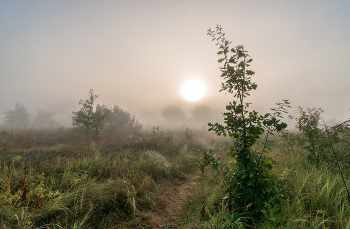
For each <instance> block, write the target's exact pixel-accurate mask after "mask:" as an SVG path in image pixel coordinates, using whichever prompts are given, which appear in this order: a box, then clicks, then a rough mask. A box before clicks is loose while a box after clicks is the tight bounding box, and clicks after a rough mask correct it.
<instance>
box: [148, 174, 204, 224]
mask: <svg viewBox="0 0 350 229" xmlns="http://www.w3.org/2000/svg"><path fill="white" fill-rule="evenodd" d="M200 175H201V173H200V171H195V172H193V173H192V174H189V175H188V178H187V179H186V180H185V181H179V182H178V183H177V184H176V185H174V186H173V187H172V188H170V189H169V190H167V191H166V192H164V193H163V194H162V195H164V199H165V200H166V203H165V205H166V207H165V208H164V209H159V210H157V211H151V212H149V213H148V214H147V218H148V219H149V220H148V223H149V225H150V227H151V228H177V225H176V217H177V215H178V214H179V212H180V210H181V209H182V207H183V204H185V201H186V198H187V196H188V195H189V194H191V190H192V189H193V188H195V187H196V185H197V182H198V179H199V178H200Z"/></svg>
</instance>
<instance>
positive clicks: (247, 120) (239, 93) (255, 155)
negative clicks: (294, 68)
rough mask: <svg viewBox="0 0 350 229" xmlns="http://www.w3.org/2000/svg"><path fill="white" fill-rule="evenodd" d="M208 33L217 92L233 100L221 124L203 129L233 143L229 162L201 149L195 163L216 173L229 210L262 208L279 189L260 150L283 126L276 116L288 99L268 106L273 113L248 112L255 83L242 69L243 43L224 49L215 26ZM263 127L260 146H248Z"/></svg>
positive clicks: (245, 65) (245, 64)
mask: <svg viewBox="0 0 350 229" xmlns="http://www.w3.org/2000/svg"><path fill="white" fill-rule="evenodd" d="M208 35H209V36H211V37H212V38H213V39H212V40H213V41H216V42H217V43H216V45H217V46H219V52H218V55H220V56H221V58H220V59H219V61H218V62H219V63H223V67H221V68H220V70H221V72H222V74H221V77H223V79H224V82H223V83H222V86H221V90H220V91H226V92H228V93H230V94H233V96H234V98H236V99H237V100H234V101H233V102H230V103H229V105H227V106H226V110H227V111H226V112H225V113H224V114H223V115H224V123H225V124H224V125H221V124H219V123H215V124H211V123H209V124H208V125H209V127H210V129H209V131H215V132H216V133H217V135H221V134H223V135H224V136H225V137H226V136H229V137H232V138H234V139H235V141H234V143H233V146H232V147H231V148H230V150H229V152H228V153H227V155H228V156H230V157H231V158H232V159H233V160H232V161H231V162H229V163H228V164H226V165H222V164H221V162H220V161H219V159H220V158H219V159H218V160H216V159H215V157H214V155H213V151H212V150H210V151H208V152H202V153H203V159H204V161H203V163H200V165H199V166H200V168H201V171H202V172H204V167H205V166H207V165H209V164H212V166H213V168H214V169H215V170H216V171H217V172H218V173H219V175H220V176H219V177H220V179H221V180H222V181H223V182H224V183H225V184H226V187H227V190H228V192H229V196H228V198H229V203H230V205H231V208H232V205H233V204H234V203H235V206H236V207H238V208H240V209H241V211H252V210H258V209H260V208H262V207H263V206H264V202H268V201H272V200H273V201H275V202H276V201H278V200H277V198H275V197H276V195H277V194H279V193H280V190H279V189H278V187H277V186H276V185H275V179H274V176H273V174H272V168H273V166H274V165H276V164H277V162H276V161H275V160H273V159H272V158H270V157H267V156H266V155H265V154H266V152H267V151H268V147H267V142H268V136H269V135H271V134H273V133H274V132H275V131H281V130H283V129H285V128H286V127H287V124H285V123H283V122H280V120H279V119H278V117H282V116H281V114H282V113H284V112H286V107H290V106H289V102H288V100H283V101H282V102H281V103H278V104H277V105H278V107H277V108H275V109H272V110H273V111H274V113H267V114H265V115H259V114H258V112H256V111H254V110H253V111H249V110H248V108H249V105H250V103H248V102H246V97H248V96H249V95H250V91H251V90H255V89H256V88H257V84H256V83H253V82H252V81H251V76H253V75H254V74H255V72H254V71H252V70H249V69H248V67H249V66H250V63H251V62H252V59H251V58H250V57H249V55H248V52H247V51H246V50H245V49H244V46H243V45H240V46H236V47H234V48H230V47H229V45H230V44H231V42H230V41H228V40H226V38H225V34H224V33H223V32H222V28H221V26H217V27H216V30H215V31H214V30H211V29H209V30H208ZM265 131H266V132H267V133H266V135H265V141H264V144H263V146H262V148H261V149H257V148H254V144H255V143H256V142H257V141H258V139H259V138H260V137H261V136H262V134H263V133H264V132H265ZM273 197H274V198H273Z"/></svg>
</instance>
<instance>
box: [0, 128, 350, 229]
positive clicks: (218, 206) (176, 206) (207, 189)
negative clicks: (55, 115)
mask: <svg viewBox="0 0 350 229" xmlns="http://www.w3.org/2000/svg"><path fill="white" fill-rule="evenodd" d="M300 136H301V134H300V133H291V134H290V135H288V138H287V137H286V136H285V135H274V136H272V138H270V140H269V141H268V147H269V148H270V149H271V150H270V152H269V156H271V157H273V158H274V159H275V160H277V161H278V164H277V165H276V166H274V168H273V169H272V172H273V174H274V176H275V177H276V180H275V183H274V184H275V187H276V188H278V189H279V190H280V193H282V197H283V198H280V201H279V202H278V203H271V202H266V203H264V207H263V208H261V209H259V212H260V213H259V214H256V212H255V213H252V211H251V209H249V206H246V209H242V208H238V206H235V204H234V203H233V202H232V203H230V201H229V199H230V197H229V196H228V190H227V186H225V183H224V182H222V180H221V179H220V178H219V175H218V173H217V171H216V170H215V169H212V168H210V166H208V167H206V168H205V169H204V173H200V172H199V168H198V163H199V161H201V160H203V158H202V157H201V155H202V154H201V152H202V151H203V150H207V149H209V148H210V149H213V151H214V152H215V157H216V158H217V157H219V156H220V157H221V159H220V160H221V163H222V164H224V163H229V162H230V160H232V158H231V157H229V156H227V155H226V152H228V151H229V149H230V147H231V146H232V144H233V142H234V140H233V139H232V138H229V137H226V138H225V137H218V136H215V135H213V134H210V132H207V131H205V130H201V131H198V130H193V131H192V130H190V129H188V128H186V129H178V130H172V131H171V130H164V131H162V130H159V129H157V128H154V129H153V130H151V131H148V132H147V131H141V130H139V131H123V132H120V133H109V134H104V135H103V134H102V135H101V136H100V137H98V138H96V137H95V136H94V135H93V134H91V133H87V132H86V131H85V130H82V129H80V128H70V129H68V128H58V129H52V130H45V129H43V130H2V131H1V132H0V138H1V139H0V140H1V141H0V161H1V167H0V178H1V179H0V182H1V183H0V185H1V186H0V187H1V189H0V222H1V224H0V225H1V227H2V228H350V208H349V207H350V206H349V202H348V197H347V194H346V189H345V187H344V184H343V182H342V179H341V176H340V174H339V171H338V170H337V169H336V167H335V166H334V165H333V164H332V163H329V162H327V160H322V161H320V162H319V163H318V164H316V163H314V162H313V161H311V160H310V159H308V157H309V154H308V151H307V150H306V147H305V146H306V145H307V144H306V143H305V142H302V141H300V139H299V138H300ZM346 136H347V135H346ZM298 139H299V140H298ZM263 144H264V139H263V137H262V138H261V139H260V140H259V141H258V142H257V143H256V144H255V146H254V147H255V148H256V149H259V148H261V147H262V145H263ZM347 144H348V143H347ZM344 147H345V146H344V145H339V144H338V148H337V149H338V150H340V149H344ZM345 149H347V148H346V147H345ZM341 152H343V154H345V153H346V152H347V150H345V151H344V150H343V151H341ZM324 154H326V153H324ZM347 163H348V162H346V161H344V160H343V162H342V167H341V168H342V171H343V172H344V176H345V178H346V182H347V184H349V173H348V171H349V170H347V168H348V166H347ZM232 206H233V207H232Z"/></svg>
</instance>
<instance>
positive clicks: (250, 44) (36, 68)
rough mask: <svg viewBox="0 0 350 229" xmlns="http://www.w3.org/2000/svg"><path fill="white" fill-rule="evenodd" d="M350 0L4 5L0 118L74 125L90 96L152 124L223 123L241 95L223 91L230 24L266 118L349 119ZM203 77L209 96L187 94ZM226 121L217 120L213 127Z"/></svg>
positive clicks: (0, 12) (0, 9)
mask: <svg viewBox="0 0 350 229" xmlns="http://www.w3.org/2000/svg"><path fill="white" fill-rule="evenodd" d="M349 10H350V1H325V0H317V1H316V0H310V1H301V0H300V1H277V0H273V1H258V0H255V1H238V0H237V1H236V0H230V1H220V0H218V1H188V0H187V1H181V0H180V1H140V0H130V1H89V0H84V1H82V0H80V1H34V0H33V1H15V0H14V1H1V2H0V110H1V112H0V122H3V121H4V114H3V113H4V112H6V110H11V109H13V108H14V107H15V104H16V103H18V102H19V103H20V104H22V105H24V106H25V107H26V108H27V110H28V111H30V112H31V113H32V114H33V115H34V114H35V113H37V111H39V110H41V111H50V112H55V113H56V116H55V117H56V120H57V122H59V123H60V124H61V125H70V124H71V117H72V111H77V110H79V108H80V106H79V104H78V101H79V100H80V99H86V98H87V97H88V92H89V90H90V89H93V90H94V93H95V94H97V95H99V98H98V99H97V100H96V103H97V104H106V105H111V106H113V105H117V106H120V107H122V108H124V109H126V110H130V111H132V112H134V113H135V114H136V116H137V117H138V118H139V121H140V122H141V123H144V124H145V125H165V124H169V125H187V124H188V125H192V124H195V125H198V126H203V125H205V123H206V122H208V121H213V122H214V121H215V122H216V121H221V120H222V117H221V115H220V112H222V111H224V109H225V106H226V105H227V104H228V102H229V101H232V99H233V97H232V95H230V94H226V95H225V93H223V92H219V90H220V85H221V82H222V79H221V78H220V74H221V73H220V70H219V66H220V64H219V63H218V62H217V59H218V56H217V54H216V53H217V51H218V49H217V46H215V43H214V42H212V41H211V38H210V37H209V36H207V30H208V29H209V28H215V26H216V25H217V24H219V25H222V27H223V31H224V32H225V33H226V37H227V39H229V40H231V41H232V46H236V45H241V44H243V45H244V46H245V49H246V50H247V51H248V52H249V54H250V56H251V57H252V58H253V60H254V61H253V63H252V65H251V69H252V70H254V71H255V72H256V74H255V75H254V76H253V78H252V81H254V82H256V83H257V84H258V89H257V90H256V91H253V92H252V93H251V97H249V98H248V101H249V102H252V105H251V108H252V109H256V110H257V111H259V112H263V113H266V112H269V108H271V107H274V104H275V103H276V102H279V101H281V99H289V100H290V101H291V102H292V104H291V105H292V106H293V108H292V109H291V114H292V115H294V116H297V115H298V109H297V108H298V106H302V107H304V108H307V107H317V108H318V107H320V108H322V109H324V110H325V113H324V114H323V117H324V118H325V119H326V120H330V121H331V122H334V123H336V122H338V121H345V120H347V119H349V117H350V112H349V107H350V102H349V101H350V75H349V70H348V63H349V61H350V14H349V13H348V12H349ZM189 79H199V80H201V81H202V82H203V83H204V84H205V85H206V87H207V93H206V95H205V96H204V97H203V98H202V99H201V100H199V101H196V102H190V101H187V100H185V99H184V98H183V97H182V96H181V94H180V89H181V86H182V85H183V84H184V83H185V82H186V81H187V80H189ZM217 119H221V120H217Z"/></svg>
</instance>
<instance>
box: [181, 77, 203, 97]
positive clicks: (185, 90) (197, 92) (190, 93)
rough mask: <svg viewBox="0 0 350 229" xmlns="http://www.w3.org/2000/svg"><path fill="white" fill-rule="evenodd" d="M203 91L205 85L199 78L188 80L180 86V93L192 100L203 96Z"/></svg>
mask: <svg viewBox="0 0 350 229" xmlns="http://www.w3.org/2000/svg"><path fill="white" fill-rule="evenodd" d="M205 92H206V88H205V85H204V84H203V83H202V82H201V81H199V80H189V81H187V82H186V83H185V84H184V85H183V86H182V88H181V95H182V96H183V97H184V98H185V99H187V100H188V101H192V102H193V101H197V100H200V99H201V98H203V96H204V95H205Z"/></svg>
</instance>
